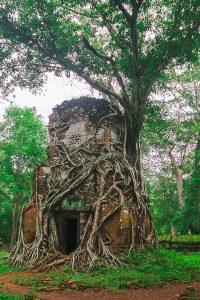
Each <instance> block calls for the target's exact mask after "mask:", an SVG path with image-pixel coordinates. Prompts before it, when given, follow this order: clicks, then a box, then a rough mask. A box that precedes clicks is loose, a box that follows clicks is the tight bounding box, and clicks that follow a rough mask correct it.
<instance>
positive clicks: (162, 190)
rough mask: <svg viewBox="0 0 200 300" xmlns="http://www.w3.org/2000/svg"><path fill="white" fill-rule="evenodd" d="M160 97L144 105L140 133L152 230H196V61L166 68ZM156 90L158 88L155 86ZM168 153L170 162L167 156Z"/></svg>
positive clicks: (199, 122)
mask: <svg viewBox="0 0 200 300" xmlns="http://www.w3.org/2000/svg"><path fill="white" fill-rule="evenodd" d="M169 78H171V79H170V84H165V89H164V90H163V93H165V94H163V97H162V100H157V99H156V97H155V98H152V100H151V102H149V104H148V106H147V113H146V119H145V124H144V129H143V132H142V133H143V136H142V142H143V143H142V150H143V155H144V157H145V156H146V157H148V159H147V161H146V160H145V158H144V159H143V160H144V165H145V174H146V178H147V182H148V183H147V188H148V191H149V195H150V200H151V212H152V216H153V221H154V224H155V227H156V229H157V232H158V234H164V233H166V234H169V233H170V230H171V229H172V228H175V230H176V232H178V233H182V234H185V233H188V231H189V230H190V231H191V232H192V233H193V234H195V233H196V234H198V233H200V225H199V224H200V206H199V199H200V181H199V178H200V173H199V169H200V167H199V161H200V159H199V155H198V151H199V150H198V149H197V148H198V147H199V146H198V143H199V132H200V118H199V117H200V115H199V104H198V99H199V91H200V90H199V83H198V78H199V63H197V64H195V65H193V66H190V67H188V69H186V70H181V72H177V70H174V69H171V70H170V72H169ZM161 90H162V87H161ZM172 156H173V159H174V161H172ZM177 167H178V168H179V170H180V171H181V172H182V184H183V196H184V200H185V205H184V207H181V206H180V201H179V197H178V189H177V177H176V176H177V171H176V168H177Z"/></svg>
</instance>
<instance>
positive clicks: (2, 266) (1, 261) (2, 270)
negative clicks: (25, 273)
mask: <svg viewBox="0 0 200 300" xmlns="http://www.w3.org/2000/svg"><path fill="white" fill-rule="evenodd" d="M9 255H10V253H9V252H8V251H6V250H1V251H0V274H7V273H12V272H14V271H19V270H23V269H24V268H21V267H20V268H19V267H14V266H10V265H9V264H7V263H6V261H7V258H8V257H9Z"/></svg>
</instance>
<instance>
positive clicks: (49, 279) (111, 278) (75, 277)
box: [16, 249, 200, 291]
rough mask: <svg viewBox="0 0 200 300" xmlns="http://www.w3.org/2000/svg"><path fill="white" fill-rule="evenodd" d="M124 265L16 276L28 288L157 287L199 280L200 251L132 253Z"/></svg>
mask: <svg viewBox="0 0 200 300" xmlns="http://www.w3.org/2000/svg"><path fill="white" fill-rule="evenodd" d="M123 263H124V264H126V265H123V266H120V267H118V268H116V269H108V268H107V267H103V266H98V265H96V266H95V267H94V268H93V269H92V270H90V271H87V270H79V271H78V272H72V270H71V267H70V266H68V265H66V266H64V267H62V268H61V269H60V270H59V271H57V272H49V273H47V274H40V275H37V276H32V277H30V276H25V277H24V278H20V279H16V281H17V282H18V283H19V284H22V285H29V286H31V288H32V290H37V291H38V290H45V289H48V290H50V289H59V288H61V287H64V288H67V287H68V286H67V284H66V282H67V280H72V281H74V282H76V283H77V285H78V287H79V289H88V288H98V289H99V288H100V289H107V290H110V291H116V290H118V289H123V288H136V287H146V286H159V285H162V284H163V283H166V282H168V283H174V282H191V281H197V280H199V279H200V254H198V253H190V254H189V255H183V254H182V253H180V252H175V251H170V250H164V249H158V250H148V251H143V252H140V253H136V252H132V254H131V255H130V256H129V257H126V258H124V260H123Z"/></svg>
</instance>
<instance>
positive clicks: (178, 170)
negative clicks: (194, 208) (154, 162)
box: [169, 150, 185, 207]
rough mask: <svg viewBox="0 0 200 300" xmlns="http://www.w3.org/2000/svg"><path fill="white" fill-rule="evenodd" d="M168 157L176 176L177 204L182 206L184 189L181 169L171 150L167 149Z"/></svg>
mask: <svg viewBox="0 0 200 300" xmlns="http://www.w3.org/2000/svg"><path fill="white" fill-rule="evenodd" d="M169 157H170V160H171V164H172V167H173V169H174V172H175V176H176V184H177V191H178V199H179V205H180V207H184V205H185V197H184V191H183V171H182V169H181V168H180V167H179V166H178V165H177V163H176V160H175V157H174V155H173V153H172V150H170V151H169Z"/></svg>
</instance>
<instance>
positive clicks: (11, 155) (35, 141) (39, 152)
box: [0, 106, 46, 243]
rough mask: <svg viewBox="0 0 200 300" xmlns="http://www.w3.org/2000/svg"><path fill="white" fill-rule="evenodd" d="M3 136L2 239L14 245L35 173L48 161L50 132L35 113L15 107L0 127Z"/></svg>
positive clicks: (0, 161) (0, 153)
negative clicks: (48, 136)
mask: <svg viewBox="0 0 200 300" xmlns="http://www.w3.org/2000/svg"><path fill="white" fill-rule="evenodd" d="M0 133H1V138H0V198H1V219H0V223H1V225H0V227H1V228H2V229H3V230H4V232H3V231H2V232H1V233H0V234H1V236H0V238H1V239H2V240H3V241H5V242H8V241H9V240H10V238H11V242H12V243H14V241H15V240H16V235H17V230H16V229H17V224H18V217H19V214H20V211H21V207H22V205H23V204H24V203H25V202H26V201H27V200H28V199H29V197H30V193H31V186H32V180H33V174H34V170H35V168H36V167H37V166H38V164H40V163H41V162H42V161H44V160H45V157H46V151H45V148H46V130H45V127H44V125H43V123H42V121H41V120H40V118H39V117H38V116H37V115H36V111H35V109H32V108H19V107H15V106H11V107H9V108H8V109H7V110H6V112H5V115H4V119H3V122H2V123H1V124H0ZM11 211H13V213H12V218H11ZM11 223H12V229H11V236H10V235H9V233H8V232H9V231H10V228H9V227H10V224H11Z"/></svg>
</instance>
